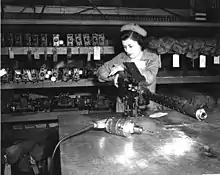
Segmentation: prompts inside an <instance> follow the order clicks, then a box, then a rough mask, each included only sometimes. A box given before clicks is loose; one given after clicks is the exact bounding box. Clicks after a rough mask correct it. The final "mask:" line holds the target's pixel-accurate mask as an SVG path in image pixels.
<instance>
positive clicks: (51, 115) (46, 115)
mask: <svg viewBox="0 0 220 175" xmlns="http://www.w3.org/2000/svg"><path fill="white" fill-rule="evenodd" d="M65 114H75V115H76V114H88V110H83V111H61V112H38V113H37V112H36V113H34V114H33V113H32V114H28V113H26V114H20V115H13V114H2V117H1V123H11V122H35V121H49V120H50V121H51V120H58V116H59V115H65Z"/></svg>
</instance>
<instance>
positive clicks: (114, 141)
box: [58, 111, 220, 175]
mask: <svg viewBox="0 0 220 175" xmlns="http://www.w3.org/2000/svg"><path fill="white" fill-rule="evenodd" d="M167 112H168V115H167V116H164V117H161V118H157V119H152V118H149V117H143V118H133V119H134V121H135V122H136V123H138V124H140V125H141V126H142V127H143V128H144V130H145V131H144V133H142V134H140V135H132V136H131V137H130V138H125V137H121V136H116V135H112V134H109V133H107V132H105V131H102V130H90V131H88V132H86V133H83V134H81V135H78V136H76V137H73V138H70V139H68V140H66V141H64V142H63V143H62V144H61V145H60V157H61V172H62V175H85V174H86V175H89V174H90V175H106V174H111V175H114V174H117V175H118V174H120V175H121V174H122V175H128V174H138V175H142V174H144V175H146V174H149V175H154V174H155V175H177V174H178V175H182V174H184V175H185V174H188V175H191V174H192V175H202V174H220V127H219V126H220V115H219V114H220V112H218V111H217V112H213V113H210V114H208V118H207V119H206V120H204V121H201V122H199V121H197V120H196V119H194V118H191V117H189V116H186V115H183V114H180V113H178V112H176V111H167ZM111 116H116V117H120V114H116V113H102V114H82V115H75V116H73V115H60V116H59V117H58V121H59V136H60V139H61V138H63V137H64V136H66V135H68V134H69V133H70V132H74V131H77V130H79V129H81V128H83V127H85V126H86V125H88V124H90V123H91V121H94V120H98V119H103V118H108V117H111Z"/></svg>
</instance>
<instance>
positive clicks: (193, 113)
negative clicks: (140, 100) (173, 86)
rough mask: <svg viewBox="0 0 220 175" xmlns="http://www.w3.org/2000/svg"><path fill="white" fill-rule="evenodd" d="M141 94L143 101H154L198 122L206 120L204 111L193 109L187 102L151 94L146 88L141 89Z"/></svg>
mask: <svg viewBox="0 0 220 175" xmlns="http://www.w3.org/2000/svg"><path fill="white" fill-rule="evenodd" d="M141 93H142V95H143V97H144V98H145V99H148V100H151V101H154V102H156V103H158V104H161V105H163V106H165V107H168V108H170V109H173V110H176V111H178V112H180V113H182V114H185V115H188V116H190V117H192V118H196V119H197V120H199V121H201V120H204V119H206V118H207V113H206V111H205V109H203V108H198V107H195V106H193V105H191V104H189V103H188V102H181V101H179V100H176V99H174V98H172V97H169V96H166V95H163V94H157V93H152V92H151V91H150V90H149V89H147V88H142V89H141Z"/></svg>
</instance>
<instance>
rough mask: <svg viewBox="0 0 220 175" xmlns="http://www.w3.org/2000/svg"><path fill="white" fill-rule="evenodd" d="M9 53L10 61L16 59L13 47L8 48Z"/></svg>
mask: <svg viewBox="0 0 220 175" xmlns="http://www.w3.org/2000/svg"><path fill="white" fill-rule="evenodd" d="M8 53H9V58H10V59H14V58H15V55H14V51H13V50H12V48H11V47H9V48H8Z"/></svg>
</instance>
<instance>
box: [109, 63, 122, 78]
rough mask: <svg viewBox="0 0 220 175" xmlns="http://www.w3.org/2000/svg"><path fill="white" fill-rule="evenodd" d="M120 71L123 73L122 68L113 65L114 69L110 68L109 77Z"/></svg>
mask: <svg viewBox="0 0 220 175" xmlns="http://www.w3.org/2000/svg"><path fill="white" fill-rule="evenodd" d="M120 71H124V67H122V66H120V65H115V66H114V67H112V69H111V72H110V73H109V76H112V75H115V74H116V73H118V72H120Z"/></svg>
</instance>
